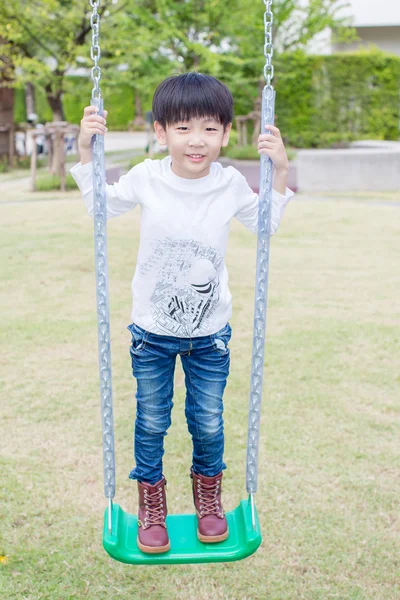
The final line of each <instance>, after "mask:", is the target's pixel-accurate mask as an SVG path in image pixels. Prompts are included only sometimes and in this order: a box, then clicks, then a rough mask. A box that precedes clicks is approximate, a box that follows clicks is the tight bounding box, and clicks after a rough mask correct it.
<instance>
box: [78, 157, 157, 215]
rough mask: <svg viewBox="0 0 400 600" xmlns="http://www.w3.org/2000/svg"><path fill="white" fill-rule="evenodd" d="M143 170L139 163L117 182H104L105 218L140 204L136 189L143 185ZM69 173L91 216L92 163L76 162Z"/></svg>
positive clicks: (142, 165) (144, 169)
mask: <svg viewBox="0 0 400 600" xmlns="http://www.w3.org/2000/svg"><path fill="white" fill-rule="evenodd" d="M145 172H146V167H145V165H144V163H140V164H139V165H136V167H134V168H133V169H131V170H130V171H129V173H127V174H126V175H123V176H122V177H121V178H120V179H119V181H118V182H117V183H114V184H113V185H109V184H106V198H107V219H111V218H112V217H117V216H118V215H121V214H123V213H126V212H128V211H130V210H132V209H133V208H134V207H135V206H136V205H137V204H140V198H139V194H138V191H139V190H141V189H142V187H143V176H144V174H145ZM71 175H72V177H73V178H74V179H75V181H76V183H77V185H78V187H79V189H80V191H81V193H82V197H83V200H84V202H85V204H86V208H87V211H88V213H89V215H91V216H93V163H92V162H88V163H86V164H85V165H83V164H82V163H78V164H77V165H75V166H74V167H72V169H71Z"/></svg>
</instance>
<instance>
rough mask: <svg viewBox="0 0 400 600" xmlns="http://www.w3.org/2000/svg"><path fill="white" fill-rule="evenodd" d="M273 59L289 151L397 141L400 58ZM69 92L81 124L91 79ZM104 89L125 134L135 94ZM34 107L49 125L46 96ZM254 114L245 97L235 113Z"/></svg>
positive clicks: (374, 54) (112, 121)
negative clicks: (363, 141)
mask: <svg viewBox="0 0 400 600" xmlns="http://www.w3.org/2000/svg"><path fill="white" fill-rule="evenodd" d="M274 62H275V79H274V86H275V89H276V91H277V102H276V116H277V125H278V126H279V128H280V129H281V131H282V133H283V134H284V137H285V139H286V142H287V143H288V144H290V145H291V146H295V147H302V148H311V147H332V146H335V145H343V144H346V143H348V142H350V141H352V140H356V139H367V138H373V139H382V140H397V139H398V138H399V124H400V57H397V56H394V55H390V54H386V53H384V52H381V51H379V50H368V51H365V50H362V51H358V52H356V53H354V52H353V53H344V52H343V53H339V54H332V55H329V56H315V55H307V54H304V52H301V51H297V52H292V53H286V54H284V55H281V56H276V58H275V61H274ZM231 87H232V92H233V93H234V95H235V90H234V86H233V85H232V86H231ZM66 89H67V92H66V93H65V95H64V108H65V114H66V118H67V120H68V121H71V122H74V123H79V121H80V119H81V114H82V108H83V106H85V105H86V104H87V103H88V102H89V99H90V94H91V82H90V81H89V80H87V79H84V78H77V77H69V78H67V82H66ZM102 90H103V96H104V97H105V98H106V101H107V105H108V106H109V107H111V110H110V115H109V118H108V127H109V129H111V130H112V129H114V130H118V129H119V130H126V129H127V126H128V123H129V122H130V121H131V120H132V119H133V118H134V97H133V90H132V89H131V88H130V87H129V86H128V85H125V86H123V87H118V88H116V87H107V85H106V84H103V86H102ZM256 93H257V92H256V86H255V94H256ZM16 95H17V98H16V105H15V107H16V111H15V112H16V114H15V120H16V122H19V121H25V120H26V115H25V113H24V110H25V109H24V103H23V92H22V90H19V91H17V94H16ZM239 95H240V94H239ZM240 96H241V95H240ZM36 102H37V113H38V115H39V118H40V120H41V121H42V122H44V121H49V120H51V118H52V116H51V111H50V109H49V107H48V105H47V101H46V99H45V97H44V95H43V93H41V92H39V91H38V93H37V98H36ZM148 104H149V99H148V98H146V99H144V102H143V105H144V109H148V108H149V106H147V105H148ZM251 110H253V106H252V101H251V99H247V100H243V96H241V101H240V102H239V103H237V104H236V106H235V111H236V114H246V113H248V112H250V111H251Z"/></svg>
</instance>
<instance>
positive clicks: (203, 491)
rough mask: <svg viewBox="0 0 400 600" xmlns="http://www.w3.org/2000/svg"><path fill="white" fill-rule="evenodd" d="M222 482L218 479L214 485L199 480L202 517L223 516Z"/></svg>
mask: <svg viewBox="0 0 400 600" xmlns="http://www.w3.org/2000/svg"><path fill="white" fill-rule="evenodd" d="M220 483H221V480H220V479H217V481H215V482H214V483H206V482H204V481H201V480H200V479H197V496H198V498H199V500H200V516H201V517H205V516H207V515H215V514H216V515H218V516H220V517H222V516H223V511H222V507H221V506H220V503H219V494H220Z"/></svg>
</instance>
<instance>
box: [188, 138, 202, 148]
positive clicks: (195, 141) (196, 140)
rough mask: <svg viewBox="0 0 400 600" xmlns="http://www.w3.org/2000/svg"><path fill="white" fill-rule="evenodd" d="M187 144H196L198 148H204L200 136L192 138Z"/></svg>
mask: <svg viewBox="0 0 400 600" xmlns="http://www.w3.org/2000/svg"><path fill="white" fill-rule="evenodd" d="M189 146H190V147H192V146H196V147H199V148H204V141H203V140H202V139H201V138H193V139H192V140H190V141H189Z"/></svg>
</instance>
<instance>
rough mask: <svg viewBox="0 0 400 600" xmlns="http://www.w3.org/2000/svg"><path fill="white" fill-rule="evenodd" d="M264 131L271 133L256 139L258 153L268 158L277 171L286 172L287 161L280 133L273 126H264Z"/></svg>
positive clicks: (287, 167)
mask: <svg viewBox="0 0 400 600" xmlns="http://www.w3.org/2000/svg"><path fill="white" fill-rule="evenodd" d="M265 129H268V130H269V131H271V133H263V134H261V135H260V136H259V137H258V147H257V150H258V153H259V154H266V155H267V156H269V158H270V159H271V160H272V162H273V163H274V166H275V169H276V170H277V171H288V169H289V161H288V157H287V154H286V150H285V145H284V143H283V140H282V136H281V132H280V131H279V129H278V128H277V127H275V125H266V126H265Z"/></svg>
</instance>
